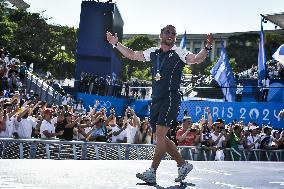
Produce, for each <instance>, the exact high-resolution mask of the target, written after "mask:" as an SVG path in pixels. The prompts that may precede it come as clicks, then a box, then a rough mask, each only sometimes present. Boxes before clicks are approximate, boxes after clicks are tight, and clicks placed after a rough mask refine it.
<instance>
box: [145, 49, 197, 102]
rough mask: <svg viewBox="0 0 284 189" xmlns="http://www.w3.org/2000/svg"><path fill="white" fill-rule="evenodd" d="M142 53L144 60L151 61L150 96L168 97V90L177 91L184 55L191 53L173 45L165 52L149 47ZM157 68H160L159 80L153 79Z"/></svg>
mask: <svg viewBox="0 0 284 189" xmlns="http://www.w3.org/2000/svg"><path fill="white" fill-rule="evenodd" d="M143 54H144V58H145V60H146V61H151V65H152V66H151V71H152V98H161V97H168V96H169V93H170V92H177V91H179V89H180V84H181V75H182V71H183V67H184V65H185V63H186V56H187V55H188V54H192V53H191V52H190V51H187V50H185V49H181V48H179V47H176V46H175V45H174V46H173V47H172V48H171V49H170V50H169V51H167V52H163V51H162V50H161V49H160V48H158V47H151V48H149V49H147V50H145V51H143ZM158 57H159V58H158ZM158 59H159V61H158ZM157 70H160V71H159V73H160V75H161V79H160V80H159V81H156V80H155V79H154V77H155V76H156V74H157Z"/></svg>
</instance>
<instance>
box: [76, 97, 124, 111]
mask: <svg viewBox="0 0 284 189" xmlns="http://www.w3.org/2000/svg"><path fill="white" fill-rule="evenodd" d="M77 99H82V100H83V102H84V107H85V108H86V109H87V110H88V111H89V110H90V109H89V106H91V107H93V106H94V105H95V103H96V100H98V101H99V106H98V108H102V107H104V108H106V110H107V115H109V112H110V111H109V110H110V108H112V107H113V108H115V114H116V115H120V116H121V115H123V113H124V110H125V109H126V108H127V105H128V102H129V100H128V99H121V98H114V97H109V96H98V95H91V94H84V93H77Z"/></svg>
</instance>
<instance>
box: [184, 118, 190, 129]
mask: <svg viewBox="0 0 284 189" xmlns="http://www.w3.org/2000/svg"><path fill="white" fill-rule="evenodd" d="M183 126H184V128H186V129H187V128H189V127H191V126H192V120H191V119H186V120H184V121H183Z"/></svg>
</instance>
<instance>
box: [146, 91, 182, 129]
mask: <svg viewBox="0 0 284 189" xmlns="http://www.w3.org/2000/svg"><path fill="white" fill-rule="evenodd" d="M180 101H181V96H180V93H179V92H171V93H169V95H168V96H167V97H158V98H155V97H154V98H152V103H151V108H150V125H151V127H152V130H153V132H156V125H162V126H166V127H171V122H172V121H173V120H174V121H175V120H176V119H177V115H178V112H179V106H180Z"/></svg>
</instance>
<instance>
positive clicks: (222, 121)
mask: <svg viewBox="0 0 284 189" xmlns="http://www.w3.org/2000/svg"><path fill="white" fill-rule="evenodd" d="M220 123H225V120H223V119H222V118H217V119H216V121H215V122H214V123H213V125H216V124H220Z"/></svg>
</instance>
